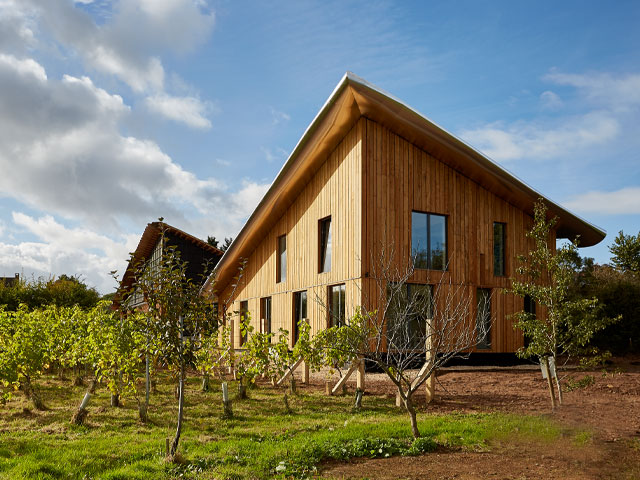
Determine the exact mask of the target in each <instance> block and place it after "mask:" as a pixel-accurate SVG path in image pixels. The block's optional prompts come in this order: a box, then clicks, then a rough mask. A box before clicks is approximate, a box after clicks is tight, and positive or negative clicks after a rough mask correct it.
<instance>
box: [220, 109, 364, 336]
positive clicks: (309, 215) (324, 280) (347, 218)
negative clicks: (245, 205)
mask: <svg viewBox="0 0 640 480" xmlns="http://www.w3.org/2000/svg"><path fill="white" fill-rule="evenodd" d="M364 127H365V120H364V119H363V118H361V119H360V120H359V121H358V122H357V123H356V124H355V125H354V126H353V127H352V128H351V130H350V131H349V133H347V135H345V137H344V138H343V139H342V140H341V141H340V143H339V144H338V145H337V146H336V147H335V149H334V150H333V152H332V153H331V154H330V155H329V156H328V157H327V159H326V161H325V162H324V163H323V164H322V165H321V166H320V168H319V169H318V171H317V172H316V173H315V175H314V176H313V178H312V179H311V181H310V182H309V183H308V184H307V185H306V186H305V187H304V188H303V190H302V191H301V192H300V193H299V195H298V197H297V198H296V200H295V201H294V202H293V204H292V205H291V206H289V208H288V209H287V211H286V212H285V213H284V215H283V216H282V217H280V218H279V219H274V224H273V225H272V226H271V227H270V230H269V233H268V235H267V236H266V237H265V238H264V239H262V241H261V242H260V244H259V245H258V247H256V249H255V250H254V251H253V252H252V253H251V254H250V255H249V258H248V259H247V264H246V267H245V271H244V274H243V279H242V280H241V282H240V284H239V285H238V288H237V289H236V291H235V292H233V288H232V287H231V286H229V287H227V288H226V289H225V291H224V292H223V293H222V294H221V295H220V296H219V298H221V299H222V300H221V301H226V300H227V299H230V300H231V301H230V302H229V303H228V307H227V311H228V312H233V311H236V312H237V311H239V302H240V301H243V300H247V301H248V306H249V312H250V315H251V324H252V325H253V327H254V328H255V329H256V330H259V326H260V318H259V316H260V299H261V298H262V297H271V298H272V301H271V302H272V303H271V308H272V312H271V319H272V320H271V331H272V332H275V333H276V334H277V332H278V329H280V328H282V329H284V330H288V331H289V333H290V335H289V337H290V338H291V334H292V326H293V297H294V293H295V292H298V291H301V290H306V291H307V317H308V319H309V321H310V324H311V332H312V334H314V333H315V332H317V331H319V330H321V329H324V328H326V325H327V318H328V315H327V310H326V308H328V305H327V303H328V302H327V290H328V286H329V285H334V284H339V283H344V284H345V285H346V315H347V316H349V315H352V314H353V313H354V309H355V307H356V306H359V305H360V304H361V300H360V298H361V286H360V276H361V271H362V270H361V266H360V259H361V257H362V251H361V245H362V242H361V231H362V226H361V223H362V222H361V211H362V208H361V203H362V139H363V136H364ZM328 216H331V240H332V245H331V249H332V252H331V253H332V259H331V270H330V271H329V272H324V273H318V248H319V245H318V241H319V236H318V221H319V220H320V219H322V218H325V217H328ZM281 235H286V236H287V240H286V242H287V260H286V262H287V265H286V268H287V271H286V279H285V281H283V282H279V283H276V260H277V255H276V241H277V238H278V237H279V236H281ZM234 318H235V319H236V321H234V330H235V331H234V346H236V347H237V346H238V345H239V339H240V332H239V328H238V325H237V324H238V322H237V315H235V316H234Z"/></svg>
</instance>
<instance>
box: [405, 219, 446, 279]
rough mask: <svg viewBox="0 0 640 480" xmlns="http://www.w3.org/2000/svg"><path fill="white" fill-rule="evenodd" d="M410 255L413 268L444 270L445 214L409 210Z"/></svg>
mask: <svg viewBox="0 0 640 480" xmlns="http://www.w3.org/2000/svg"><path fill="white" fill-rule="evenodd" d="M411 256H412V257H413V259H414V265H415V268H422V269H427V268H428V269H431V270H446V268H447V217H446V216H444V215H436V214H433V213H421V212H411Z"/></svg>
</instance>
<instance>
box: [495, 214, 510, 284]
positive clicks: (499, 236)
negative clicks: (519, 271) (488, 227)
mask: <svg viewBox="0 0 640 480" xmlns="http://www.w3.org/2000/svg"><path fill="white" fill-rule="evenodd" d="M506 229H507V225H506V224H505V223H500V222H493V274H494V275H495V276H496V277H504V275H505V271H506V270H505V261H504V259H505V232H506Z"/></svg>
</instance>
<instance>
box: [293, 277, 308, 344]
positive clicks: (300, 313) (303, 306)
mask: <svg viewBox="0 0 640 480" xmlns="http://www.w3.org/2000/svg"><path fill="white" fill-rule="evenodd" d="M306 318H307V291H306V290H303V291H301V292H295V293H294V294H293V329H292V330H293V344H294V345H295V344H296V342H297V341H298V338H299V337H300V322H301V321H303V320H306Z"/></svg>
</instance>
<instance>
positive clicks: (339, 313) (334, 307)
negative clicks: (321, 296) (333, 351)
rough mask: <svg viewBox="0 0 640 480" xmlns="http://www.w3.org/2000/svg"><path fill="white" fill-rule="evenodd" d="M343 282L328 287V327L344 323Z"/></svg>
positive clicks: (340, 325)
mask: <svg viewBox="0 0 640 480" xmlns="http://www.w3.org/2000/svg"><path fill="white" fill-rule="evenodd" d="M345 290H346V289H345V284H344V283H343V284H341V285H331V286H330V287H329V327H343V326H345V325H346V313H345V312H346V303H345Z"/></svg>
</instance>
